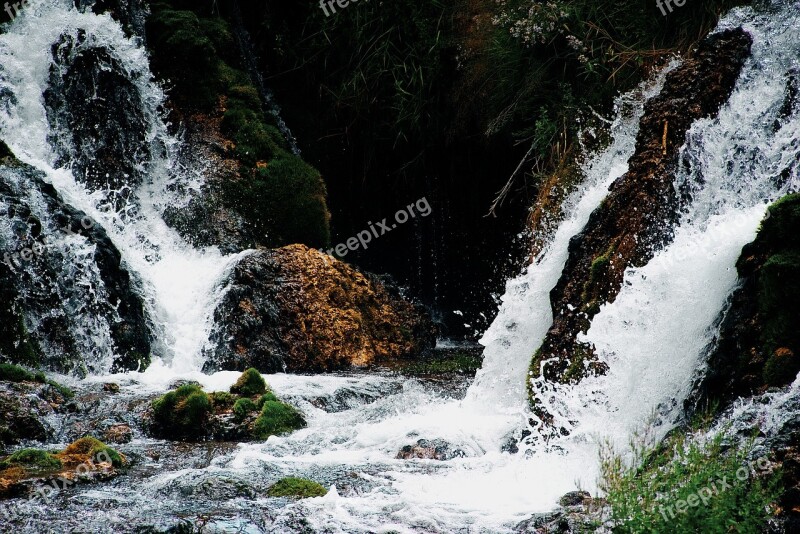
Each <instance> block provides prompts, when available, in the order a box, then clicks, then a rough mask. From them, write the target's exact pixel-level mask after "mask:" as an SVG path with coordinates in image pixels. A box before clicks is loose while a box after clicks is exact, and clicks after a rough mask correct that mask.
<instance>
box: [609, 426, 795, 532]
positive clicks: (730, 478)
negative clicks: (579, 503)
mask: <svg viewBox="0 0 800 534" xmlns="http://www.w3.org/2000/svg"><path fill="white" fill-rule="evenodd" d="M637 439H638V441H634V443H633V444H632V446H631V452H632V456H633V466H632V467H631V466H629V465H628V464H627V463H626V460H625V458H624V457H623V455H621V454H618V453H617V452H615V451H614V450H613V448H612V447H610V446H607V447H606V448H604V450H603V452H602V453H601V477H602V478H601V489H602V490H603V491H604V492H605V493H606V499H607V500H608V503H609V505H610V506H611V510H612V515H611V519H612V521H613V524H614V532H619V533H623V534H624V533H632V534H633V533H640V532H650V533H653V534H658V533H665V534H667V533H669V534H671V533H674V532H703V533H708V534H714V533H719V534H722V533H727V532H742V533H753V534H756V533H759V532H763V531H764V528H765V526H766V523H767V520H768V519H769V517H770V515H771V513H770V510H771V506H772V504H773V503H774V502H776V500H777V499H778V497H779V495H780V488H779V482H780V474H779V473H778V472H773V473H759V470H758V469H757V468H756V470H755V473H753V472H751V470H750V469H751V468H750V467H749V466H748V463H747V458H748V457H749V454H750V453H751V452H752V446H751V445H745V446H742V447H741V448H739V449H734V450H730V451H726V450H725V449H724V448H723V446H722V439H723V436H722V434H719V435H716V436H714V437H713V438H710V439H709V440H708V441H706V442H703V441H700V440H697V441H695V440H690V439H687V438H686V437H685V436H684V435H682V434H677V433H676V434H674V435H673V436H672V437H671V438H668V439H667V440H665V442H664V443H663V444H662V445H661V446H659V447H653V446H651V445H649V444H648V443H647V441H646V440H643V439H641V438H637ZM740 469H744V470H745V471H747V477H746V478H745V477H741V476H740V477H738V478H737V474H738V475H741V474H742V471H740ZM743 478H744V480H743ZM723 480H724V481H726V482H727V484H722V483H720V481H723ZM728 486H729V487H728ZM703 499H705V500H703ZM687 503H688V504H687Z"/></svg>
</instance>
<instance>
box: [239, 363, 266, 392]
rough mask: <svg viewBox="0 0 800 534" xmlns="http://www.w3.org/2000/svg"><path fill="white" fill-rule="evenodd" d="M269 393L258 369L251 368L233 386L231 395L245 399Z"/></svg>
mask: <svg viewBox="0 0 800 534" xmlns="http://www.w3.org/2000/svg"><path fill="white" fill-rule="evenodd" d="M266 391H267V383H266V382H265V381H264V377H262V376H261V373H259V372H258V371H257V370H256V369H254V368H252V367H251V368H250V369H248V370H246V371H245V372H244V373H242V375H241V376H240V377H239V380H237V381H236V383H235V384H234V385H232V386H231V393H234V394H236V395H242V396H245V397H253V396H255V395H259V394H261V393H265V392H266Z"/></svg>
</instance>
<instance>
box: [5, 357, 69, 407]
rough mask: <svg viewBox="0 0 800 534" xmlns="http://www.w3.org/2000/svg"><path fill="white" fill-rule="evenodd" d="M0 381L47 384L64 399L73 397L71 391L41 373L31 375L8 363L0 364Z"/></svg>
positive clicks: (25, 370)
mask: <svg viewBox="0 0 800 534" xmlns="http://www.w3.org/2000/svg"><path fill="white" fill-rule="evenodd" d="M0 380H5V381H7V382H38V383H40V384H49V385H50V386H52V387H53V388H55V389H56V391H58V392H59V393H61V395H62V396H64V398H67V399H71V398H72V397H74V396H75V394H74V393H73V391H72V390H71V389H69V388H68V387H66V386H63V385H61V384H59V383H58V382H56V381H55V380H50V379H49V378H47V377H46V376H45V374H44V373H42V372H41V371H39V372H36V373H32V372H30V371H28V370H27V369H24V368H22V367H20V366H19V365H14V364H10V363H0Z"/></svg>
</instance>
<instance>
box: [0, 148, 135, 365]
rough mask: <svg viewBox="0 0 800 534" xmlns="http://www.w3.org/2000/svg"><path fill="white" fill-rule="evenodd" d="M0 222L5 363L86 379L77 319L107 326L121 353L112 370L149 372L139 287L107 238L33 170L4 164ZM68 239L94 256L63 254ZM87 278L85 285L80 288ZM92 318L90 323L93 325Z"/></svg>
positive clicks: (1, 328)
mask: <svg viewBox="0 0 800 534" xmlns="http://www.w3.org/2000/svg"><path fill="white" fill-rule="evenodd" d="M0 206H2V209H1V210H0V217H3V218H6V219H8V220H9V221H10V223H11V225H12V227H13V228H14V232H13V235H7V236H3V238H4V239H3V241H2V243H3V245H2V247H0V256H2V261H0V296H2V302H0V324H2V326H0V332H2V333H3V334H4V335H3V339H2V340H1V341H0V353H1V354H2V357H3V359H4V360H7V361H11V362H13V363H22V364H26V365H29V366H32V367H35V368H43V369H50V370H54V371H59V372H65V373H69V372H75V373H78V374H84V373H85V372H86V371H87V364H88V365H89V366H91V363H90V362H86V361H85V359H84V358H85V357H87V356H88V355H87V354H84V353H83V351H82V349H81V348H82V347H83V346H85V345H86V340H85V339H83V340H81V339H79V337H80V336H82V335H84V334H85V333H86V332H85V329H87V328H88V329H89V330H91V329H93V328H96V327H97V325H83V327H85V329H84V332H81V328H77V327H76V324H74V322H75V320H76V316H84V315H91V316H92V317H93V318H95V319H96V320H97V321H98V322H104V323H105V324H106V325H107V327H108V329H109V331H110V335H111V338H112V340H113V342H114V345H115V347H114V348H115V353H116V354H117V355H118V357H117V359H116V360H115V361H114V362H113V369H114V370H124V369H136V368H139V367H142V368H143V367H146V366H147V365H148V364H149V361H150V360H149V359H150V329H149V324H148V319H147V317H146V315H145V311H144V303H143V301H142V298H141V297H140V292H139V288H138V282H137V281H136V280H135V279H133V278H132V277H131V275H130V273H129V272H128V271H127V270H126V269H125V268H124V266H123V265H122V259H121V256H120V253H119V251H118V250H117V249H116V247H115V246H114V244H113V243H112V242H111V240H110V239H109V237H108V235H107V234H106V232H105V231H104V230H103V229H102V228H101V227H100V226H99V225H97V224H95V223H94V222H93V221H91V220H90V219H89V218H88V217H87V216H86V215H85V214H84V213H83V212H80V211H78V210H76V209H74V208H72V207H71V206H69V205H67V204H66V203H64V201H63V199H62V198H61V197H60V195H59V194H58V193H57V192H56V191H55V189H54V188H53V186H52V185H50V184H48V183H46V182H45V181H44V180H43V179H42V175H41V173H39V172H38V171H36V170H35V169H33V168H31V167H28V166H26V165H22V164H20V163H19V162H14V161H12V160H9V159H7V160H6V161H5V163H4V164H2V165H0ZM70 234H74V235H76V236H78V235H79V236H83V238H85V240H86V241H87V242H88V243H90V244H91V245H94V250H93V253H92V255H91V257H87V258H83V259H82V260H81V261H80V262H78V263H76V259H75V258H73V257H72V256H71V255H67V249H65V248H64V247H61V246H59V244H60V242H62V241H63V240H66V239H71V236H70ZM84 275H85V278H86V279H88V280H90V282H88V283H89V287H83V286H81V285H80V284H79V283H78V280H77V279H79V278H82V277H84ZM93 320H94V319H93Z"/></svg>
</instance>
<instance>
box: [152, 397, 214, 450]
mask: <svg viewBox="0 0 800 534" xmlns="http://www.w3.org/2000/svg"><path fill="white" fill-rule="evenodd" d="M151 406H152V411H153V422H154V427H155V428H154V430H156V433H157V434H159V435H161V436H165V437H170V438H173V439H202V438H204V437H205V436H206V434H207V426H208V423H209V420H210V417H211V415H212V413H213V403H212V401H211V398H210V397H209V396H208V394H207V393H206V392H204V391H203V390H202V389H201V388H200V387H199V386H195V385H192V384H187V385H184V386H181V387H179V388H178V389H176V390H174V391H170V392H169V393H167V394H166V395H164V396H162V397H160V398H158V399H156V400H154V401H153V403H152V405H151Z"/></svg>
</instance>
